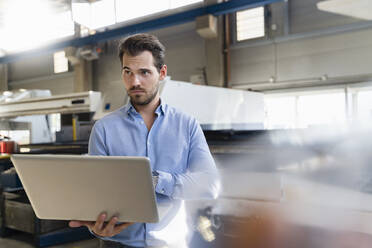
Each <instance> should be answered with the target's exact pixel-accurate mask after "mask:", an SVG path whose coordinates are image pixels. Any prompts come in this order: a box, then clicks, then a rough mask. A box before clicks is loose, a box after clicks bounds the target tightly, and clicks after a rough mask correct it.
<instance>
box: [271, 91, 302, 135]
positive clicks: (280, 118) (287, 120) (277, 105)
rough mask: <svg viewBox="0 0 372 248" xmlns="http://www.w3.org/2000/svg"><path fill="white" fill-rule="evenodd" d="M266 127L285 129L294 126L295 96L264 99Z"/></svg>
mask: <svg viewBox="0 0 372 248" xmlns="http://www.w3.org/2000/svg"><path fill="white" fill-rule="evenodd" d="M265 107H266V121H267V128H268V129H281V128H284V129H287V128H295V126H296V97H294V96H290V97H275V98H266V99H265Z"/></svg>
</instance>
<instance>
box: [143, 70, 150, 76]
mask: <svg viewBox="0 0 372 248" xmlns="http://www.w3.org/2000/svg"><path fill="white" fill-rule="evenodd" d="M149 74H150V73H149V71H142V75H144V76H147V75H149Z"/></svg>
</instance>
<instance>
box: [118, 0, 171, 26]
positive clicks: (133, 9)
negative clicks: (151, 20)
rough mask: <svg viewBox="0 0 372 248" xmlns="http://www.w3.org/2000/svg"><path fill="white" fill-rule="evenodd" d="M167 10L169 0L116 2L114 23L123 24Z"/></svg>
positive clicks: (122, 0)
mask: <svg viewBox="0 0 372 248" xmlns="http://www.w3.org/2000/svg"><path fill="white" fill-rule="evenodd" d="M167 9H169V0H158V1H148V0H136V1H134V2H132V3H131V4H128V2H127V1H124V0H121V1H116V21H117V22H123V21H128V20H131V19H134V18H138V17H141V16H146V15H150V14H154V13H157V12H160V11H164V10H167Z"/></svg>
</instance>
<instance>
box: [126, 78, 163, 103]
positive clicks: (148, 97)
mask: <svg viewBox="0 0 372 248" xmlns="http://www.w3.org/2000/svg"><path fill="white" fill-rule="evenodd" d="M158 92H159V82H158V83H157V85H156V86H155V89H154V91H153V92H152V93H150V94H149V95H148V94H145V99H143V100H141V96H138V95H137V96H130V95H129V98H130V101H131V103H132V104H133V105H139V106H145V105H147V104H149V103H150V102H152V100H154V99H155V97H156V95H157V94H158Z"/></svg>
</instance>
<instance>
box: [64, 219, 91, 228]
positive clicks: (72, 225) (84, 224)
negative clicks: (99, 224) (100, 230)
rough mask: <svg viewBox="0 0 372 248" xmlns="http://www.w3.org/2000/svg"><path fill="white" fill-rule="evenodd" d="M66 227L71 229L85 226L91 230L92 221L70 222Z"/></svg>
mask: <svg viewBox="0 0 372 248" xmlns="http://www.w3.org/2000/svg"><path fill="white" fill-rule="evenodd" d="M68 225H69V226H70V227H72V228H76V227H81V226H86V227H88V228H89V229H91V228H92V227H93V226H94V222H93V221H78V220H72V221H70V222H69V223H68Z"/></svg>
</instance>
